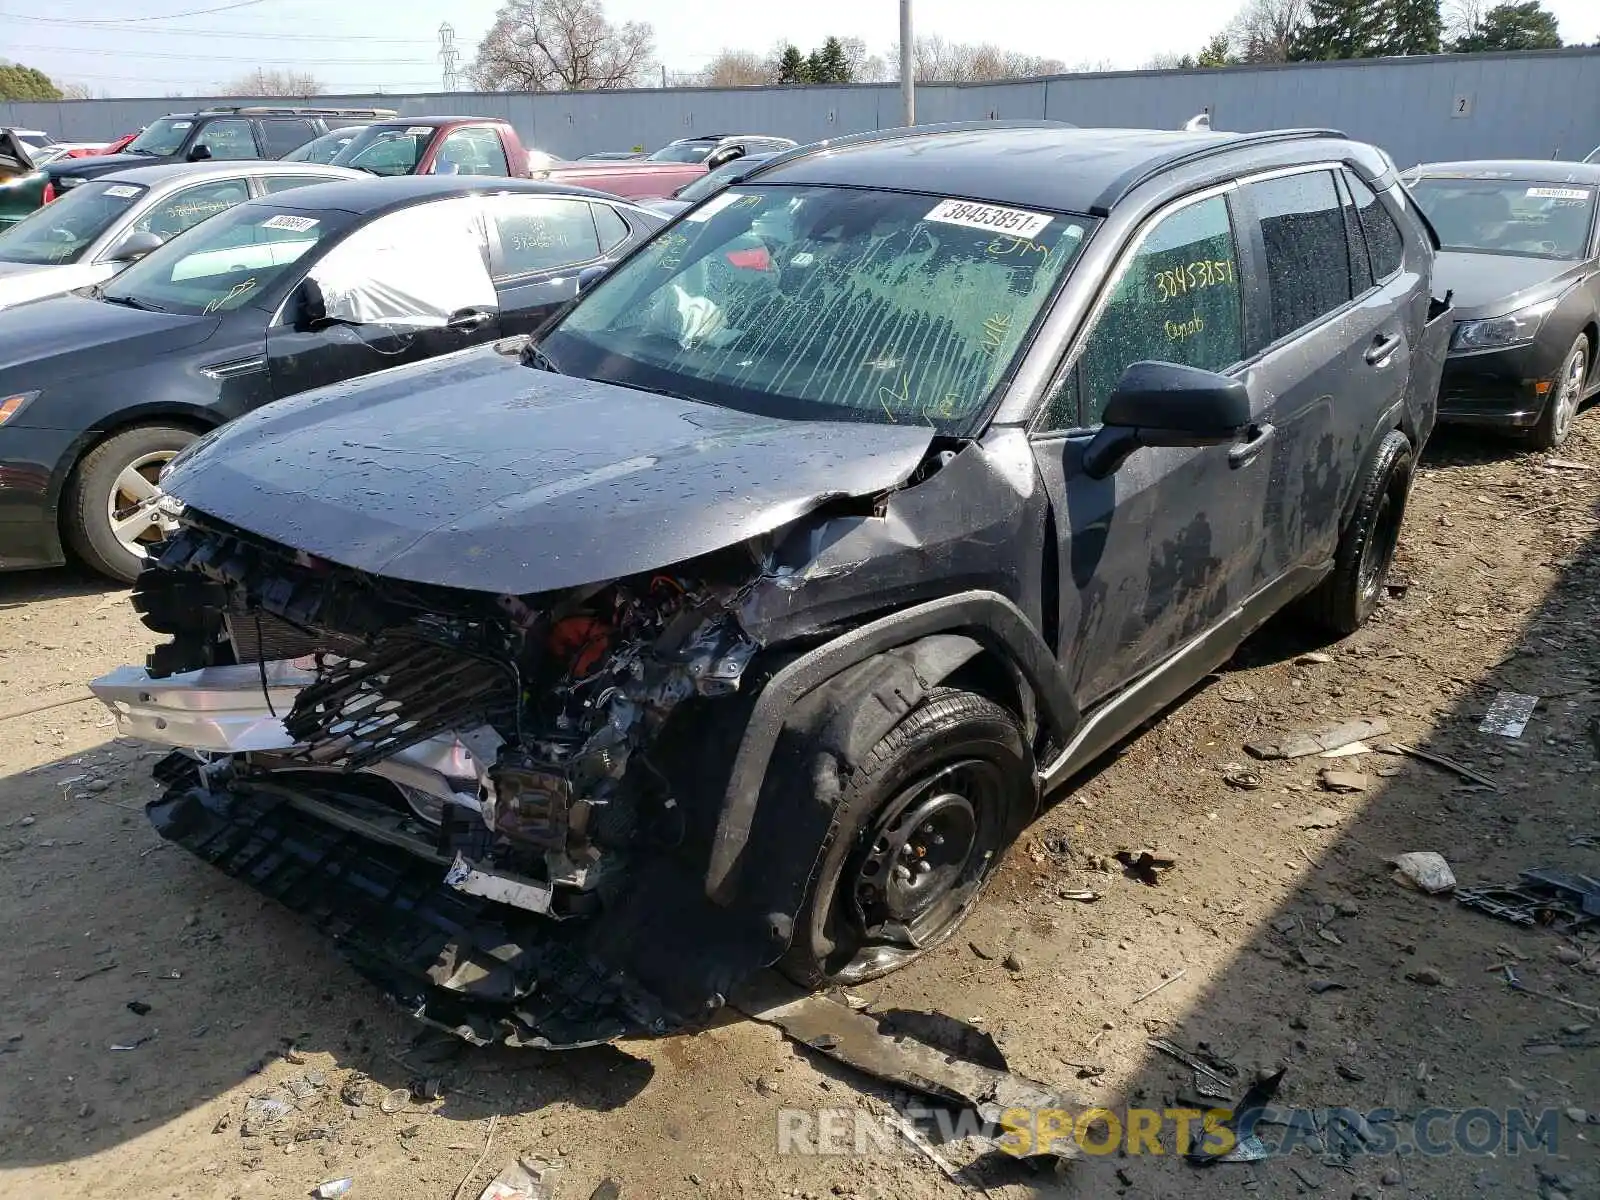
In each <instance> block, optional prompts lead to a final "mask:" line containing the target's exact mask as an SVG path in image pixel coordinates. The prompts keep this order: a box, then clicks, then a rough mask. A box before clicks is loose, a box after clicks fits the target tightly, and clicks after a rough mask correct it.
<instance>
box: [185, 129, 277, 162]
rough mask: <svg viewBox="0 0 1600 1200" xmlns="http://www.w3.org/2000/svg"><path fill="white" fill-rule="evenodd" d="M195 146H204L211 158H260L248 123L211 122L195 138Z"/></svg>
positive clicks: (254, 137) (254, 136)
mask: <svg viewBox="0 0 1600 1200" xmlns="http://www.w3.org/2000/svg"><path fill="white" fill-rule="evenodd" d="M195 145H197V146H205V147H207V148H208V149H209V150H210V151H211V157H212V158H260V157H261V155H260V154H259V153H258V152H257V150H256V135H255V134H254V133H252V132H251V131H250V122H249V121H235V120H226V121H212V122H211V123H210V124H208V125H207V126H206V127H205V128H204V129H202V130H201V131H200V136H199V137H197V138H195Z"/></svg>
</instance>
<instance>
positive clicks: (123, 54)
mask: <svg viewBox="0 0 1600 1200" xmlns="http://www.w3.org/2000/svg"><path fill="white" fill-rule="evenodd" d="M9 48H10V49H13V50H27V51H32V52H38V51H44V52H47V53H51V54H99V55H105V56H108V57H114V58H126V59H129V60H131V61H135V62H136V61H138V60H139V59H142V58H163V59H176V60H177V61H179V62H194V61H195V56H194V55H192V54H170V53H164V52H162V51H159V50H132V51H130V50H84V49H80V48H78V47H76V46H27V45H23V44H21V43H12V44H10V46H9ZM205 61H206V62H243V63H264V64H266V65H268V66H274V67H300V66H306V67H367V66H372V67H383V66H391V65H392V66H401V67H425V66H431V65H432V64H433V61H434V60H433V59H431V58H299V57H296V58H262V57H261V56H260V55H259V54H252V55H249V56H247V57H245V56H238V55H232V56H230V55H226V54H207V55H206V56H205Z"/></svg>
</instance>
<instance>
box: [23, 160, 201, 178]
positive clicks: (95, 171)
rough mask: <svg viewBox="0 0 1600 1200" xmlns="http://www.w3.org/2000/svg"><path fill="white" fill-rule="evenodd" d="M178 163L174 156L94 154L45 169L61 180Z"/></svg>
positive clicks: (57, 163) (49, 165)
mask: <svg viewBox="0 0 1600 1200" xmlns="http://www.w3.org/2000/svg"><path fill="white" fill-rule="evenodd" d="M177 161H178V157H177V155H174V154H92V155H90V156H89V157H88V158H58V159H56V160H55V162H52V163H46V164H45V167H44V169H45V170H46V171H49V172H50V174H51V176H52V177H53V178H56V179H60V178H61V177H62V176H63V175H83V176H89V175H104V174H105V173H106V172H107V171H116V170H125V169H128V168H130V167H159V166H163V165H165V164H166V163H174V162H177Z"/></svg>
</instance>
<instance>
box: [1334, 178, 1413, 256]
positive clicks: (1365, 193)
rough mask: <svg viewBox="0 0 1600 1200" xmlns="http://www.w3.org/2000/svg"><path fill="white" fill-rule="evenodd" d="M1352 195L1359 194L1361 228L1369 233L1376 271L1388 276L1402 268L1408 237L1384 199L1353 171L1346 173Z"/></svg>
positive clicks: (1356, 197)
mask: <svg viewBox="0 0 1600 1200" xmlns="http://www.w3.org/2000/svg"><path fill="white" fill-rule="evenodd" d="M1344 181H1345V183H1346V184H1348V185H1349V188H1350V195H1351V196H1352V197H1354V198H1355V205H1356V215H1357V216H1358V217H1359V218H1360V220H1361V231H1362V233H1364V234H1366V238H1367V250H1368V252H1369V253H1371V255H1372V275H1373V278H1374V279H1377V280H1380V281H1381V280H1384V279H1387V278H1389V276H1391V275H1393V274H1394V273H1395V272H1396V271H1398V270H1399V269H1400V259H1401V254H1402V252H1403V248H1404V244H1405V243H1404V240H1403V239H1402V237H1401V235H1400V227H1399V226H1398V225H1396V224H1395V223H1394V218H1393V217H1391V216H1390V215H1389V210H1388V209H1387V208H1385V207H1384V206H1383V202H1382V201H1381V200H1379V199H1378V197H1377V196H1375V195H1373V193H1372V189H1371V188H1369V187H1368V186H1367V185H1366V184H1364V183H1362V182H1361V180H1359V179H1357V178H1356V177H1355V176H1354V175H1352V174H1351V173H1350V172H1349V171H1346V172H1345V173H1344Z"/></svg>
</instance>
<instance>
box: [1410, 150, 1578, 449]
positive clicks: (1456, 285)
mask: <svg viewBox="0 0 1600 1200" xmlns="http://www.w3.org/2000/svg"><path fill="white" fill-rule="evenodd" d="M1409 182H1410V186H1411V192H1412V195H1413V196H1414V197H1415V198H1416V201H1417V203H1418V205H1420V206H1421V208H1422V210H1423V211H1424V212H1425V213H1426V214H1427V215H1428V218H1429V219H1430V220H1431V221H1432V222H1433V224H1434V227H1435V228H1436V229H1437V230H1438V233H1439V240H1440V244H1441V247H1442V250H1441V253H1440V254H1439V258H1438V264H1437V267H1436V273H1435V280H1436V284H1435V286H1436V287H1439V288H1441V289H1443V288H1449V289H1451V290H1452V291H1453V292H1454V293H1455V306H1456V325H1455V332H1454V333H1453V335H1452V336H1451V339H1450V357H1449V359H1448V360H1447V362H1446V365H1445V373H1444V385H1443V391H1442V392H1441V394H1440V398H1439V419H1440V420H1441V421H1451V422H1456V423H1458V424H1464V425H1480V426H1487V427H1490V428H1496V429H1504V430H1510V431H1515V432H1520V433H1526V434H1527V436H1528V437H1529V438H1530V440H1531V441H1532V443H1533V444H1534V445H1535V446H1537V447H1540V448H1542V449H1550V448H1552V447H1555V446H1559V445H1560V444H1561V443H1562V442H1564V441H1566V440H1567V435H1568V433H1570V432H1571V430H1572V421H1573V418H1574V417H1575V416H1576V415H1577V412H1578V408H1579V406H1580V405H1581V404H1582V403H1583V402H1584V400H1586V399H1588V398H1589V397H1590V396H1592V395H1594V394H1595V392H1596V391H1597V390H1600V370H1597V367H1596V353H1595V351H1596V342H1597V339H1600V269H1597V268H1600V228H1597V223H1596V217H1595V211H1596V203H1595V198H1596V196H1597V195H1600V164H1594V165H1587V164H1584V163H1564V162H1541V161H1528V162H1518V161H1498V162H1456V163H1432V164H1428V165H1425V166H1421V167H1416V168H1414V169H1413V170H1412V172H1411V173H1410V175H1409Z"/></svg>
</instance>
